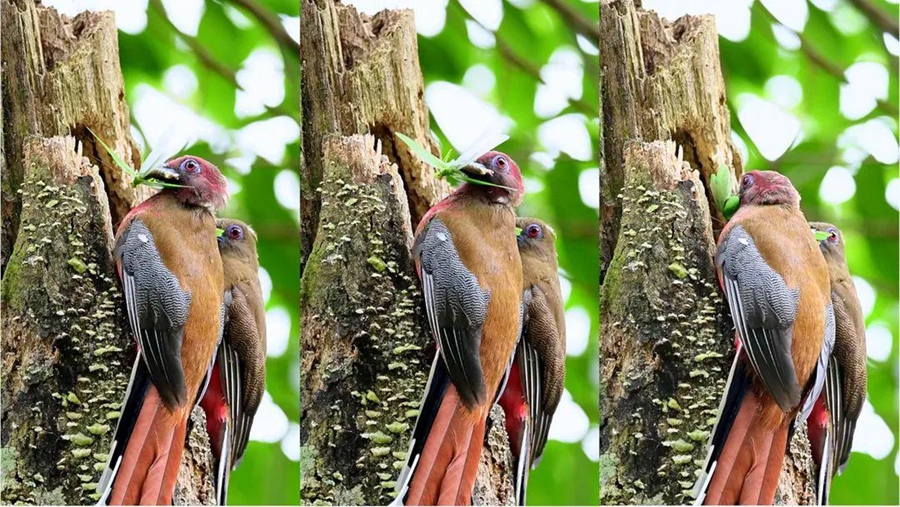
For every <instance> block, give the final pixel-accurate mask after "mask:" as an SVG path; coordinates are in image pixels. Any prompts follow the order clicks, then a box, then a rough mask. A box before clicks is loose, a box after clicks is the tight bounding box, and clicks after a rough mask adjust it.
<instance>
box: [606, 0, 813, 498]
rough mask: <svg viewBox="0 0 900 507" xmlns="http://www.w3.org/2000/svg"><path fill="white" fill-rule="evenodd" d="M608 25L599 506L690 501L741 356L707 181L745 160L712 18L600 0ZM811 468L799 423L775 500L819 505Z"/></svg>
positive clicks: (737, 171) (718, 220)
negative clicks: (663, 14)
mask: <svg viewBox="0 0 900 507" xmlns="http://www.w3.org/2000/svg"><path fill="white" fill-rule="evenodd" d="M638 4H639V2H638ZM600 27H601V33H602V34H603V35H602V37H601V39H600V65H601V86H600V89H601V97H600V102H601V108H602V115H601V132H602V141H601V145H602V146H601V154H602V155H601V156H602V157H603V158H604V160H602V161H601V163H600V168H601V169H600V179H601V180H600V188H601V216H600V237H601V252H600V263H601V288H600V323H601V328H600V333H601V337H602V340H601V351H600V357H601V369H600V371H601V386H600V392H601V400H600V411H601V414H600V418H601V425H600V453H601V457H600V475H601V479H600V480H601V486H600V502H601V504H617V503H633V504H642V503H643V504H678V503H686V502H689V501H692V498H690V497H689V496H688V495H689V493H690V490H691V488H692V487H693V484H694V481H695V479H696V477H697V474H698V473H699V470H700V468H701V467H702V466H703V460H704V459H705V457H706V444H707V441H708V438H709V432H710V431H711V430H712V425H713V424H714V417H715V415H716V411H717V408H718V404H719V400H720V399H721V396H722V392H723V389H724V384H725V379H726V377H727V374H728V370H729V367H730V364H731V361H732V358H733V355H732V354H733V352H732V343H733V337H734V330H733V327H732V324H731V318H730V315H729V313H728V311H727V305H726V304H725V302H724V297H723V294H722V293H721V292H720V290H719V287H718V283H717V280H716V274H715V266H714V264H713V254H714V251H715V242H714V240H715V238H716V235H717V234H718V232H719V230H720V229H721V228H722V225H724V222H723V218H722V216H721V214H720V212H719V211H718V209H716V208H715V206H714V205H712V204H711V203H712V202H713V201H712V198H711V194H710V192H709V190H708V186H707V185H708V182H709V178H710V175H711V174H713V173H714V172H715V171H716V170H717V168H718V166H719V165H721V164H724V165H725V166H726V167H728V168H729V170H730V171H731V174H732V175H733V177H734V178H735V180H734V181H736V178H737V177H738V176H740V175H741V173H742V171H743V167H742V162H741V160H740V156H739V154H738V152H737V150H735V148H734V147H733V145H732V143H731V138H730V135H731V127H730V120H729V118H730V116H729V112H728V109H727V107H726V102H725V86H724V82H723V80H722V73H721V68H720V64H719V52H718V39H717V35H716V27H715V22H714V19H713V18H712V17H711V16H700V17H692V16H685V17H683V18H680V19H678V20H676V21H674V22H672V23H669V22H664V21H662V20H660V19H659V17H658V16H657V15H656V14H655V13H653V12H648V11H644V10H643V9H641V8H640V7H639V6H638V7H636V6H635V3H634V2H633V1H632V0H601V4H600ZM811 470H812V464H811V459H810V456H809V445H808V442H807V439H806V431H805V427H800V426H798V428H797V431H796V432H795V437H794V439H793V441H792V442H791V448H790V451H789V453H788V457H787V459H786V462H785V465H784V467H783V468H782V476H781V484H780V486H779V490H778V494H777V496H776V502H777V503H782V504H797V503H809V502H810V501H813V500H814V495H813V494H812V488H811V481H812V476H811V474H810V471H811Z"/></svg>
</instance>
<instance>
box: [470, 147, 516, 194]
mask: <svg viewBox="0 0 900 507" xmlns="http://www.w3.org/2000/svg"><path fill="white" fill-rule="evenodd" d="M461 170H462V171H463V172H464V173H466V174H468V175H469V176H471V177H472V178H475V179H477V180H480V181H484V182H487V183H491V184H493V185H499V186H501V187H506V188H499V187H495V186H490V185H473V184H470V183H466V185H467V186H468V187H469V189H470V191H471V190H475V188H474V187H478V189H477V190H480V191H482V192H484V193H485V194H486V195H488V196H489V198H490V199H492V200H493V201H496V202H502V203H507V204H509V205H511V206H518V205H519V204H520V203H521V202H522V196H523V195H524V194H525V184H524V183H523V182H522V173H521V172H520V171H519V166H518V164H516V162H515V161H514V160H513V159H512V158H510V156H509V155H507V154H506V153H501V152H499V151H489V152H487V153H485V154H484V155H482V156H480V157H478V159H476V160H475V162H473V163H471V164H468V165H466V166H464V167H462V168H461Z"/></svg>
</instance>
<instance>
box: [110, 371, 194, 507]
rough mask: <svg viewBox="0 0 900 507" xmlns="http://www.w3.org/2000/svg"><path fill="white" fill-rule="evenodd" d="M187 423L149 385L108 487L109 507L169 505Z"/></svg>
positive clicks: (182, 449)
mask: <svg viewBox="0 0 900 507" xmlns="http://www.w3.org/2000/svg"><path fill="white" fill-rule="evenodd" d="M186 432H187V420H186V418H184V417H183V415H181V414H173V413H172V412H170V411H169V409H168V408H166V406H165V405H164V404H163V402H162V399H161V398H160V395H159V392H157V390H156V388H155V387H153V386H152V385H150V386H149V387H148V389H147V391H146V396H145V399H144V402H143V406H142V407H141V410H140V414H139V415H138V417H137V420H136V422H135V424H134V428H133V431H132V432H131V435H130V438H129V439H128V443H127V445H126V446H125V452H124V453H123V455H122V458H121V463H120V464H119V465H118V466H117V468H118V470H117V473H116V474H115V477H114V478H113V480H112V484H111V493H110V495H109V503H110V504H111V505H135V504H138V503H140V504H144V505H167V504H170V503H171V502H172V494H173V492H174V490H175V482H176V480H177V477H178V467H179V464H180V462H181V454H182V452H183V451H184V439H185V435H186Z"/></svg>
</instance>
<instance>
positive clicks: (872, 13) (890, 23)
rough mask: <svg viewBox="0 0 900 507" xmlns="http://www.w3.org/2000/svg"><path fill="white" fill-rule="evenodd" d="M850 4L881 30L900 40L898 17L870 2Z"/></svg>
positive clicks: (854, 0)
mask: <svg viewBox="0 0 900 507" xmlns="http://www.w3.org/2000/svg"><path fill="white" fill-rule="evenodd" d="M850 3H851V4H853V6H854V7H856V8H857V9H859V10H860V11H862V13H863V14H865V15H866V17H867V18H869V21H871V22H872V24H873V25H875V26H877V27H878V29H879V30H881V31H882V32H887V33H889V34H891V35H893V36H894V38H895V39H897V38H900V24H898V22H897V18H896V17H894V16H891V15H890V14H888V13H886V12H884V11H883V10H881V9H879V8H878V7H876V6H875V5H873V4H872V3H871V2H869V0H850Z"/></svg>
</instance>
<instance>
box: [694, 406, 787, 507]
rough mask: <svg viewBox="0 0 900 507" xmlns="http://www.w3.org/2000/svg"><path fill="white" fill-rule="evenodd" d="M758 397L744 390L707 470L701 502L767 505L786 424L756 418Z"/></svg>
mask: <svg viewBox="0 0 900 507" xmlns="http://www.w3.org/2000/svg"><path fill="white" fill-rule="evenodd" d="M758 404H759V399H758V397H757V395H756V394H755V393H754V392H753V391H752V390H751V389H746V390H745V392H744V395H743V398H742V400H741V403H740V408H739V409H738V413H737V415H736V416H735V418H734V421H733V422H732V424H731V428H730V430H729V431H728V434H727V435H726V436H725V441H724V445H722V450H721V453H720V454H719V456H718V459H717V460H716V462H715V465H716V467H715V470H714V471H713V472H712V473H711V478H710V479H709V484H708V489H707V491H706V492H705V498H704V501H703V502H704V504H707V505H734V504H738V503H741V504H752V505H771V504H772V503H773V502H774V500H775V490H776V488H777V486H778V478H779V476H780V473H781V465H782V463H783V462H784V454H785V451H786V448H787V439H788V432H789V425H788V424H784V425H782V426H780V427H778V428H775V429H770V428H768V427H767V426H766V425H765V424H763V423H762V422H761V421H760V412H759V407H758Z"/></svg>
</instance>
